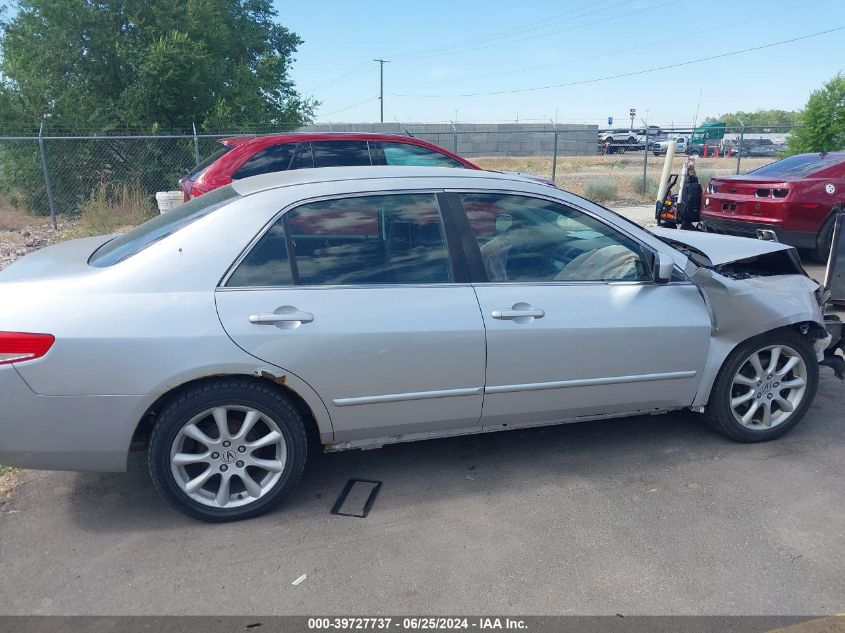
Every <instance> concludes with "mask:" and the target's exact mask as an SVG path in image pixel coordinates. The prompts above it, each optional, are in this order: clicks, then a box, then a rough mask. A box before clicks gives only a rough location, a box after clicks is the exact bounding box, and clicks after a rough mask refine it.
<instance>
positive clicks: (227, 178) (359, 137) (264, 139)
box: [179, 133, 480, 201]
mask: <svg viewBox="0 0 845 633" xmlns="http://www.w3.org/2000/svg"><path fill="white" fill-rule="evenodd" d="M220 142H221V143H222V144H223V147H222V148H221V149H220V150H219V151H217V152H216V153H214V154H212V155H211V156H209V157H208V158H206V159H205V160H204V161H203V162H201V163H200V164H199V165H197V166H196V167H195V168H194V169H193V170H192V171H191V172H190V173H189V174H188V175H187V176H185V177H184V178H182V179H181V180H180V181H179V189H181V190H182V192H183V194H184V197H185V201H188V200H189V199H191V198H193V197H196V196H199V195H202V194H204V193H207V192H209V191H211V190H212V189H216V188H217V187H221V186H223V185H227V184H229V183H230V182H232V180H238V179H239V178H246V177H248V176H257V175H258V174H266V173H270V172H275V171H285V170H287V169H303V168H306V167H341V166H356V165H415V166H420V165H429V166H433V167H434V166H437V167H462V168H465V169H480V168H479V167H477V166H476V165H473V164H472V163H471V162H469V161H468V160H466V159H464V158H461V157H460V156H457V155H456V154H453V153H452V152H448V151H446V150H445V149H443V148H441V147H437V146H436V145H432V144H431V143H427V142H425V141H423V140H420V139H417V138H413V137H410V136H397V135H393V134H338V133H334V134H331V133H329V134H273V135H269V136H235V137H232V138H225V139H222V140H221V141H220Z"/></svg>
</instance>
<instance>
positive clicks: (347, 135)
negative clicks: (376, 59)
mask: <svg viewBox="0 0 845 633" xmlns="http://www.w3.org/2000/svg"><path fill="white" fill-rule="evenodd" d="M257 140H261V141H262V142H272V143H301V142H305V141H390V142H394V143H397V142H398V143H420V142H422V143H426V144H428V141H426V140H425V139H421V138H417V137H416V136H406V135H402V134H377V133H374V132H289V133H287V134H249V135H244V136H230V137H228V138H221V139H220V142H221V143H223V144H224V145H228V146H230V147H237V146H238V145H243V144H244V143H247V142H250V141H257Z"/></svg>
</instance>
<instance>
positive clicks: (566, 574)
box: [0, 368, 845, 615]
mask: <svg viewBox="0 0 845 633" xmlns="http://www.w3.org/2000/svg"><path fill="white" fill-rule="evenodd" d="M843 390H845V385H843V384H842V383H840V382H839V381H838V380H836V379H835V378H834V377H833V375H832V373H831V372H830V370H828V369H825V368H823V369H822V377H821V384H820V389H819V393H818V395H817V397H816V401H815V403H814V405H813V407H812V408H811V410H810V411H809V413H808V415H807V416H806V418H805V419H804V421H802V423H801V424H799V425H798V426H797V427H796V428H795V429H794V430H793V431H791V432H790V433H789V434H787V435H786V436H785V437H783V438H781V439H779V440H777V441H773V442H769V443H765V444H755V445H743V444H737V443H734V442H731V441H729V440H727V439H725V438H723V437H721V436H719V435H717V434H715V433H713V432H712V431H710V430H708V429H707V428H706V427H705V426H704V425H703V423H702V422H701V420H700V417H699V416H698V415H696V414H692V413H682V414H668V415H658V416H648V417H637V418H626V419H619V420H608V421H602V422H584V423H579V424H570V425H564V426H558V427H547V428H541V429H532V430H520V431H508V432H501V433H493V434H488V435H478V436H470V437H464V438H451V439H442V440H432V441H425V442H417V443H412V444H405V445H397V446H388V447H385V448H383V449H380V450H375V451H365V452H357V451H356V452H347V453H337V454H330V455H323V454H320V453H319V452H313V453H312V455H311V457H310V458H309V463H308V466H307V468H306V472H305V476H304V479H303V481H302V483H301V485H300V486H299V487H298V488H297V489H296V490H295V492H294V493H293V494H292V496H291V497H290V498H289V499H288V500H287V501H286V502H285V503H284V504H283V505H282V506H280V507H279V508H278V509H277V510H275V511H274V512H272V513H271V514H269V515H267V516H264V517H261V518H258V519H255V520H251V521H246V522H242V523H235V524H224V525H208V524H203V523H197V522H194V521H192V520H190V519H187V518H185V517H183V516H182V515H180V514H178V513H176V512H175V511H173V510H171V509H170V507H169V506H168V505H167V504H166V503H165V502H164V501H163V500H161V499H160V498H159V497H158V496H157V495H156V493H155V492H154V490H153V487H152V484H151V482H150V479H149V476H148V474H147V472H146V469H145V464H144V460H143V454H133V455H132V458H131V460H130V470H129V472H128V473H125V474H90V473H58V472H37V471H27V472H24V473H23V474H22V475H21V485H20V486H19V487H18V489H17V490H16V491H15V492H13V493H12V495H11V496H10V497H9V499H8V500H7V501H6V502H5V503H2V505H0V570H1V571H2V573H0V614H4V615H8V614H17V615H28V614H62V615H68V614H89V615H109V614H133V615H138V614H158V615H165V614H195V615H199V614H221V615H222V614H230V615H240V614H250V613H259V614H267V615H270V614H313V613H331V614H398V613H416V614H431V613H441V614H484V613H487V614H489V613H508V614H617V613H618V614H624V615H632V614H651V615H655V614H778V615H790V614H792V615H811V614H831V613H839V612H843V611H845V485H843V484H845V420H843V414H842V407H841V403H842V396H843V393H844V391H843ZM351 477H361V478H366V479H374V480H378V481H381V482H383V484H382V488H381V491H380V494H379V496H378V498H377V499H376V501H375V503H374V505H373V508H372V510H371V511H370V514H369V516H367V518H353V517H343V516H335V515H332V514H331V512H330V510H331V507H332V505H333V503H334V502H335V500H336V498H337V497H338V495H339V494H340V493H341V490H342V489H343V487H344V485H345V483H346V482H347V480H348V479H349V478H351ZM303 575H304V576H305V578H304V579H302V576H303ZM297 579H300V582H299V584H296V585H294V584H292V583H293V582H294V581H295V580H297Z"/></svg>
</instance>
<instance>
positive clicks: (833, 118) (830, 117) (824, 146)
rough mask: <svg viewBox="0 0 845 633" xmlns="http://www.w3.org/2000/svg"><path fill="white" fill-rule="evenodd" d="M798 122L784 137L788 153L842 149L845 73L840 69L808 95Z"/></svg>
mask: <svg viewBox="0 0 845 633" xmlns="http://www.w3.org/2000/svg"><path fill="white" fill-rule="evenodd" d="M799 123H800V125H801V127H799V128H797V129H796V130H795V131H793V132H792V134H790V135H789V138H788V139H787V144H788V146H789V151H790V152H791V153H793V154H801V153H804V152H833V151H840V150H843V149H845V76H843V75H842V73H838V74H837V75H836V76H835V77H834V78H833V79H831V80H830V81H828V82H827V83H826V84H825V85H824V86H822V88H821V89H819V90H815V91H814V92H813V93H812V94H811V95H810V98H809V99H808V100H807V105H806V106H804V109H803V110H801V113H800V115H799Z"/></svg>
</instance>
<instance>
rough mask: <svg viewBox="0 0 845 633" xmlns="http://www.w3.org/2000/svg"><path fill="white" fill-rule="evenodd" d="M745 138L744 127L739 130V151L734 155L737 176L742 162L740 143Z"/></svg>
mask: <svg viewBox="0 0 845 633" xmlns="http://www.w3.org/2000/svg"><path fill="white" fill-rule="evenodd" d="M744 137H745V125H741V126H740V128H739V151H738V152H737V153H736V173H737V174H739V163H740V161H741V160H742V141H743V138H744Z"/></svg>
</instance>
